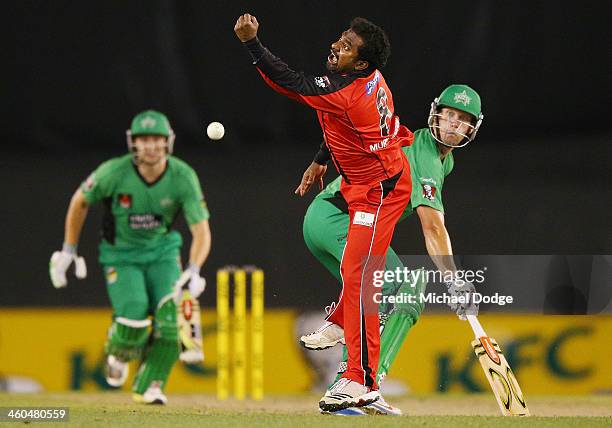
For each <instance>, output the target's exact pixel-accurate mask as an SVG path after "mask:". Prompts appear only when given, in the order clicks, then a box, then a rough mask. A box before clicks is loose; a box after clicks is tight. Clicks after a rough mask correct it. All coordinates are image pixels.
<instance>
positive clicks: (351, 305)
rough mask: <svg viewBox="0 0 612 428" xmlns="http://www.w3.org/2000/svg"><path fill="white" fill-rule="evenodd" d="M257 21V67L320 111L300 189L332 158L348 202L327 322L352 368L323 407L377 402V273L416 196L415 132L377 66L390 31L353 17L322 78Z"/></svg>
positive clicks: (250, 25) (252, 31) (241, 23)
mask: <svg viewBox="0 0 612 428" xmlns="http://www.w3.org/2000/svg"><path fill="white" fill-rule="evenodd" d="M258 28H259V23H258V22H257V19H256V18H255V17H254V16H252V15H249V14H245V15H242V16H240V17H239V18H238V20H237V22H236V26H235V27H234V31H235V32H236V35H237V36H238V38H239V39H240V40H241V41H242V42H243V44H244V45H245V47H246V48H247V49H248V50H249V52H250V54H251V56H252V59H253V64H254V65H255V66H256V67H257V70H258V71H259V73H260V74H261V75H262V77H263V79H264V80H265V82H266V83H267V84H268V85H269V86H270V87H272V88H273V89H274V90H275V91H277V92H279V93H281V94H283V95H285V96H287V97H289V98H291V99H294V100H296V101H299V102H301V103H303V104H306V105H308V106H310V107H312V108H314V109H315V110H316V112H317V116H318V119H319V123H320V125H321V128H322V130H323V136H324V143H323V144H322V145H321V148H320V150H319V152H318V153H317V154H316V156H315V159H314V161H313V163H312V164H311V165H310V166H309V168H308V169H307V170H306V172H305V173H304V177H303V179H302V183H301V184H300V186H298V189H297V190H296V193H299V194H300V195H303V194H304V193H305V192H306V191H308V189H309V188H310V187H311V186H312V184H313V182H315V181H318V182H319V184H322V182H323V179H322V177H323V174H324V173H325V170H326V164H327V161H328V160H329V159H331V160H332V162H333V163H334V165H335V167H336V169H337V170H338V172H339V173H340V174H341V175H342V177H343V180H342V185H341V188H340V191H341V193H342V195H343V197H344V199H345V200H346V201H347V203H348V206H349V215H350V226H349V230H348V236H347V242H346V247H345V249H344V254H343V257H342V262H341V268H340V271H341V274H342V280H343V290H342V293H341V294H340V299H339V301H338V304H335V305H332V308H331V310H330V311H329V316H328V323H327V324H326V325H334V326H335V328H336V331H338V332H339V334H340V335H341V336H342V338H341V339H338V340H343V341H345V342H346V345H347V349H348V368H347V370H346V371H345V373H344V375H343V378H341V379H340V380H338V382H336V383H335V384H334V385H333V386H332V387H331V389H330V390H329V391H327V392H326V394H325V396H324V397H323V398H322V399H321V401H320V402H319V407H320V408H321V410H323V411H336V410H341V409H345V408H348V407H356V406H357V407H359V406H365V405H367V404H370V403H372V402H374V401H376V400H378V398H379V397H380V395H379V393H378V391H377V389H378V385H377V384H376V368H377V367H378V358H379V352H380V333H379V320H378V306H377V305H376V303H375V301H374V297H373V296H374V292H375V289H374V287H373V284H372V278H371V276H372V273H373V272H374V271H375V270H384V262H385V257H386V253H387V249H388V248H389V245H390V242H391V238H392V236H393V231H394V228H395V224H396V223H397V221H398V220H399V218H400V216H401V214H402V212H403V211H404V209H405V208H406V206H407V204H408V201H409V200H410V192H411V187H412V184H411V179H410V167H409V165H408V161H407V159H406V156H404V155H403V153H402V151H401V146H402V145H406V144H409V143H410V142H411V141H412V137H413V136H412V133H410V132H409V131H407V130H406V128H405V127H402V130H401V131H400V123H399V118H398V117H397V116H395V115H394V110H393V97H392V95H391V91H390V90H389V88H388V86H387V84H386V82H385V79H384V77H383V76H382V74H381V73H380V71H379V70H378V69H379V68H382V67H384V65H385V64H386V60H387V57H388V56H389V53H390V45H389V41H388V39H387V36H386V35H385V33H384V31H383V30H382V29H380V28H379V27H377V26H376V25H374V24H372V23H371V22H369V21H367V20H365V19H363V18H355V19H354V20H353V21H352V22H351V26H350V28H349V29H348V30H346V31H344V32H343V33H342V35H341V37H340V39H339V40H338V41H336V42H334V43H332V45H331V53H330V55H329V56H328V59H327V64H326V65H327V69H328V70H329V71H330V73H329V74H328V75H324V76H318V77H315V76H307V75H305V74H304V73H299V72H296V71H294V70H292V69H290V68H289V67H288V66H287V64H285V63H284V62H283V61H282V60H281V59H279V58H278V57H276V56H274V55H273V54H272V53H271V52H270V51H269V50H268V49H267V48H265V47H264V46H263V45H262V44H261V42H260V41H259V39H258V38H257V30H258Z"/></svg>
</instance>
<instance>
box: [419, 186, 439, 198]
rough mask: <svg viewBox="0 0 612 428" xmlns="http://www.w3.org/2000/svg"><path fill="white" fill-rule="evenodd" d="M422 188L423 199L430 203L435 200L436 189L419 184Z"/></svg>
mask: <svg viewBox="0 0 612 428" xmlns="http://www.w3.org/2000/svg"><path fill="white" fill-rule="evenodd" d="M421 186H422V187H423V197H424V198H425V199H428V200H430V201H433V200H434V199H436V191H437V190H436V188H435V187H434V186H430V185H429V184H421Z"/></svg>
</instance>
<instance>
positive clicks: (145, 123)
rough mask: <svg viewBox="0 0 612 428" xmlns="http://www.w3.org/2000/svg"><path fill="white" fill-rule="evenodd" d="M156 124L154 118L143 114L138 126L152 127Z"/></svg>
mask: <svg viewBox="0 0 612 428" xmlns="http://www.w3.org/2000/svg"><path fill="white" fill-rule="evenodd" d="M156 124H157V121H156V120H155V119H154V118H152V117H151V116H145V117H144V118H143V119H142V120H141V121H140V126H141V127H142V128H154V127H155V125H156Z"/></svg>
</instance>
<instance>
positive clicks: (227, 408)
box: [0, 393, 612, 428]
mask: <svg viewBox="0 0 612 428" xmlns="http://www.w3.org/2000/svg"><path fill="white" fill-rule="evenodd" d="M318 398H319V397H318V396H314V395H304V396H291V397H285V396H276V397H267V398H266V399H265V400H263V401H260V402H254V401H249V400H247V401H242V402H241V401H236V400H227V401H218V400H217V399H216V398H214V397H212V396H210V395H169V396H168V399H169V404H168V405H167V406H143V405H136V404H133V403H132V402H131V398H130V397H129V395H127V394H125V393H62V394H52V393H43V394H28V395H18V394H5V393H0V406H3V407H17V406H19V407H23V406H36V407H44V406H57V407H60V406H61V407H69V408H70V420H69V422H67V423H68V424H69V425H71V426H83V427H106V428H110V427H113V428H114V427H123V426H126V427H127V426H129V427H148V428H152V427H176V426H179V427H191V426H194V427H195V426H198V427H202V426H213V427H245V428H246V427H270V426H283V427H285V426H293V427H318V428H320V427H322V426H324V427H326V428H327V427H349V426H351V427H356V426H368V425H370V424H372V419H373V418H374V419H376V421H375V423H376V428H379V427H387V426H389V427H391V426H406V425H407V424H409V425H412V426H423V427H428V428H429V427H448V426H453V425H455V426H460V427H462V428H469V427H489V426H491V424H493V423H494V424H495V426H496V427H498V428H501V427H506V426H508V427H510V426H511V427H515V426H525V427H530V428H535V427H544V426H546V427H572V428H576V427H591V426H601V427H604V426H607V427H609V426H612V396H577V397H538V396H534V397H529V401H528V405H529V408H530V410H531V413H532V415H533V416H531V417H528V418H518V417H513V418H510V417H505V418H504V417H501V416H499V410H498V408H497V404H496V402H495V399H494V398H493V396H492V395H488V394H483V395H470V396H466V395H456V396H455V395H445V396H406V397H402V398H398V399H393V400H389V401H390V402H391V403H392V404H394V405H396V406H398V407H400V408H402V410H403V411H404V413H405V416H402V417H390V416H359V417H339V416H329V415H320V414H318V412H317V400H318ZM17 424H19V425H20V426H23V425H24V422H18V423H15V424H11V423H8V424H7V423H4V422H0V427H2V426H10V425H17Z"/></svg>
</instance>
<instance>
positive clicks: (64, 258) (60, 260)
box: [49, 245, 87, 288]
mask: <svg viewBox="0 0 612 428" xmlns="http://www.w3.org/2000/svg"><path fill="white" fill-rule="evenodd" d="M72 262H74V274H75V276H76V277H77V278H79V279H83V278H85V277H87V265H86V264H85V259H84V258H83V257H79V256H77V254H76V251H75V249H74V248H73V247H72V248H71V247H69V246H66V245H65V246H64V248H63V249H62V251H56V252H54V253H53V255H51V260H50V261H49V276H50V277H51V282H52V283H53V286H54V287H55V288H63V287H65V286H66V284H68V281H67V279H66V271H67V270H68V268H69V267H70V264H71V263H72Z"/></svg>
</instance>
